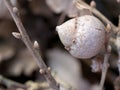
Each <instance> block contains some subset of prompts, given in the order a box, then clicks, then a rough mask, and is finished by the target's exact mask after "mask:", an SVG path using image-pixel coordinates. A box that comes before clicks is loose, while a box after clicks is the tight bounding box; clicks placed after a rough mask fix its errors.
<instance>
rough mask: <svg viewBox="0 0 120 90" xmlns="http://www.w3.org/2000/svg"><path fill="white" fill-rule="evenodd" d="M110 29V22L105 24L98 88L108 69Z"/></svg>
mask: <svg viewBox="0 0 120 90" xmlns="http://www.w3.org/2000/svg"><path fill="white" fill-rule="evenodd" d="M110 30H111V26H110V24H107V26H106V38H105V39H106V40H105V54H104V62H103V67H102V75H101V81H100V88H99V90H102V89H103V86H104V83H105V79H106V75H107V71H108V67H109V63H108V61H109V57H110V53H111V46H110V44H109V38H110Z"/></svg>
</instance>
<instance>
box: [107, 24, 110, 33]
mask: <svg viewBox="0 0 120 90" xmlns="http://www.w3.org/2000/svg"><path fill="white" fill-rule="evenodd" d="M110 30H111V25H110V24H107V26H106V31H107V32H110Z"/></svg>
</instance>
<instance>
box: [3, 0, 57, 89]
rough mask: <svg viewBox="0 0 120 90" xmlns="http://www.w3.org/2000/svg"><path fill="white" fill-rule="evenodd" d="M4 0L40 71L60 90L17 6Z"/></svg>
mask: <svg viewBox="0 0 120 90" xmlns="http://www.w3.org/2000/svg"><path fill="white" fill-rule="evenodd" d="M4 2H5V5H6V6H7V8H8V10H9V11H10V14H11V15H12V18H13V20H14V22H15V24H16V25H17V27H18V30H19V32H20V35H21V39H22V41H23V42H24V44H25V45H26V46H27V48H28V50H29V51H30V53H31V54H32V55H33V57H34V58H35V61H36V63H37V65H38V66H39V68H40V71H43V72H44V73H41V74H42V75H43V76H44V77H45V78H46V80H47V81H48V83H49V85H50V87H51V88H52V89H53V90H59V85H58V84H57V82H56V81H55V79H54V78H53V77H52V75H51V72H50V71H49V70H48V68H47V66H46V65H45V63H44V62H43V60H42V58H41V55H40V53H39V52H38V50H36V49H35V48H34V45H33V44H32V42H31V40H30V38H29V36H28V34H27V32H26V30H25V28H24V26H23V24H22V22H21V20H20V17H19V16H18V9H17V7H12V5H11V3H10V1H9V0H4Z"/></svg>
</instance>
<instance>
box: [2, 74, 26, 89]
mask: <svg viewBox="0 0 120 90" xmlns="http://www.w3.org/2000/svg"><path fill="white" fill-rule="evenodd" d="M0 84H3V85H5V86H6V87H8V88H22V89H26V88H27V86H25V85H22V84H20V83H18V82H15V81H12V80H9V79H7V78H5V77H3V76H2V75H0Z"/></svg>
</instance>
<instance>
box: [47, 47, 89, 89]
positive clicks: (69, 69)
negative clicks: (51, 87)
mask: <svg viewBox="0 0 120 90" xmlns="http://www.w3.org/2000/svg"><path fill="white" fill-rule="evenodd" d="M47 55H48V58H49V61H48V63H49V65H50V67H51V68H52V70H53V72H55V73H56V74H55V77H56V76H57V77H58V78H60V80H61V81H63V82H66V84H67V85H68V87H69V88H76V89H77V90H89V89H88V87H89V84H88V83H87V82H86V81H85V80H84V79H83V78H82V73H81V67H80V64H79V63H78V61H77V60H76V59H75V58H73V57H72V56H71V55H70V54H68V53H66V52H65V51H62V50H60V49H58V48H54V49H53V50H49V51H48V52H47ZM62 90H64V89H62Z"/></svg>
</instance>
